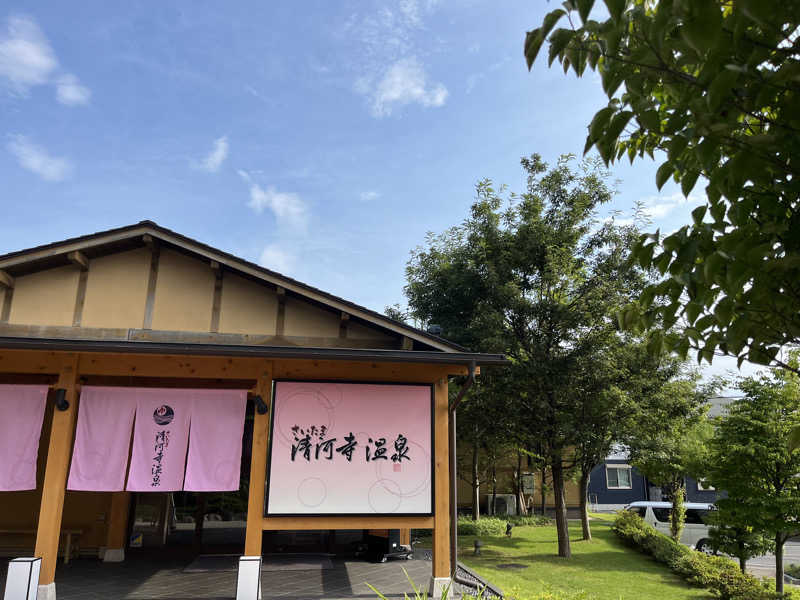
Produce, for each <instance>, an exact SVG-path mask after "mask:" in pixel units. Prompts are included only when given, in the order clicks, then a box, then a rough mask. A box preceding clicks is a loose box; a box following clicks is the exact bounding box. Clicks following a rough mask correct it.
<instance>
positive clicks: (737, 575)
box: [612, 511, 798, 600]
mask: <svg viewBox="0 0 800 600" xmlns="http://www.w3.org/2000/svg"><path fill="white" fill-rule="evenodd" d="M612 529H613V530H614V533H616V534H617V536H619V537H620V538H621V539H622V540H623V541H625V542H626V543H627V544H629V545H631V546H633V547H635V548H637V549H638V550H640V551H642V552H645V553H647V554H649V555H651V556H652V557H653V558H655V559H656V560H657V561H658V562H661V563H664V564H666V565H667V566H669V568H670V569H672V570H673V571H675V572H676V573H677V574H679V575H680V576H681V577H683V578H684V579H686V580H687V581H689V582H690V583H693V584H695V585H698V586H701V587H704V588H707V589H708V590H709V591H710V592H711V593H712V594H713V595H714V596H715V597H716V598H720V600H776V599H779V598H798V596H796V595H793V594H792V592H788V593H785V594H783V595H781V594H777V593H776V592H774V591H773V590H772V589H771V585H774V584H772V582H771V581H770V580H763V581H761V580H758V579H756V578H755V577H753V576H752V575H748V574H746V573H742V572H741V570H740V569H739V566H738V565H737V564H736V563H735V562H734V561H732V560H731V559H729V558H725V557H722V556H708V555H706V554H703V553H701V552H697V551H695V550H692V549H691V548H689V547H687V546H684V545H682V544H679V543H677V542H675V541H674V540H673V539H672V538H669V537H667V536H666V535H664V534H662V533H659V532H658V531H656V530H655V529H654V528H653V527H651V526H650V525H648V524H647V523H645V522H644V521H643V520H642V518H641V517H640V516H639V515H637V514H635V513H633V512H631V511H621V512H619V513H618V514H617V517H616V519H614V525H613V526H612Z"/></svg>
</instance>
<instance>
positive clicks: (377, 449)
mask: <svg viewBox="0 0 800 600" xmlns="http://www.w3.org/2000/svg"><path fill="white" fill-rule="evenodd" d="M327 434H328V428H327V427H326V426H325V425H320V426H316V425H311V426H310V427H305V428H303V427H300V426H299V425H295V426H294V427H292V436H293V438H294V443H293V444H292V461H294V460H295V459H296V458H298V457H300V458H304V459H306V461H311V460H312V459H313V460H319V459H320V455H321V456H322V460H333V456H334V452H337V453H339V454H341V455H342V456H343V457H344V458H346V459H347V461H348V462H352V461H353V454H354V453H355V451H356V447H357V446H358V441H357V440H356V436H355V435H354V434H353V432H352V431H351V432H349V433H348V434H347V435H345V436H344V438H343V441H344V443H343V444H342V445H340V446H338V447H337V446H336V440H337V438H335V437H326V436H327ZM394 449H395V452H394V454H392V456H391V460H392V462H402V461H403V460H411V457H410V456H409V455H408V439H407V438H406V437H405V436H404V435H403V434H398V436H397V439H396V440H395V442H394ZM312 450H313V451H312ZM386 450H387V448H386V438H383V437H382V438H379V437H377V436H376V437H375V439H372V438H371V437H370V438H368V440H367V443H366V444H365V445H364V460H365V461H366V462H369V461H371V460H389V456H388V455H387V453H386Z"/></svg>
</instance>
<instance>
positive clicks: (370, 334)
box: [347, 321, 397, 343]
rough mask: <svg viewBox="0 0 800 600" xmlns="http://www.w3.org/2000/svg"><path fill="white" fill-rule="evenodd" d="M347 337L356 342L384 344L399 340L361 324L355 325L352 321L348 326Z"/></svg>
mask: <svg viewBox="0 0 800 600" xmlns="http://www.w3.org/2000/svg"><path fill="white" fill-rule="evenodd" d="M347 337H349V338H352V339H354V340H377V341H381V342H384V343H389V342H393V341H395V340H397V338H396V337H395V336H392V335H390V334H388V333H384V332H383V331H379V330H378V329H372V328H370V327H365V326H364V325H361V324H360V323H354V322H352V321H350V322H349V323H348V324H347Z"/></svg>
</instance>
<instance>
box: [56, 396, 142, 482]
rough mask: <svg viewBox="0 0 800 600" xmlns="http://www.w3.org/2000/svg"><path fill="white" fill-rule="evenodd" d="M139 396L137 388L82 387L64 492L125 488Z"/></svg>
mask: <svg viewBox="0 0 800 600" xmlns="http://www.w3.org/2000/svg"><path fill="white" fill-rule="evenodd" d="M138 393H139V390H138V389H137V388H123V387H94V386H84V387H83V389H82V390H81V398H80V406H79V408H78V426H77V429H76V431H75V447H74V449H73V451H72V465H71V467H70V470H69V480H68V482H67V489H69V490H86V491H94V492H119V491H122V490H124V489H125V470H126V468H127V466H128V455H129V452H130V445H131V428H132V427H133V415H134V413H135V411H136V399H137V394H138Z"/></svg>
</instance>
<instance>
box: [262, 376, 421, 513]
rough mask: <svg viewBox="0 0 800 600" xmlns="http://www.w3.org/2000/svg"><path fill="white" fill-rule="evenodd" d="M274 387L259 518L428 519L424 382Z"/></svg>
mask: <svg viewBox="0 0 800 600" xmlns="http://www.w3.org/2000/svg"><path fill="white" fill-rule="evenodd" d="M274 386H275V387H274V390H273V403H272V415H271V416H272V419H271V421H272V423H271V428H270V429H271V431H270V444H269V446H270V450H269V461H268V472H267V498H266V508H265V512H266V514H268V515H395V516H399V515H431V514H433V485H432V472H433V469H432V449H433V428H432V423H433V418H432V416H433V387H432V386H431V385H420V384H413V385H412V384H394V383H392V384H375V383H369V384H366V383H338V382H313V381H276V382H275V384H274Z"/></svg>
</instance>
